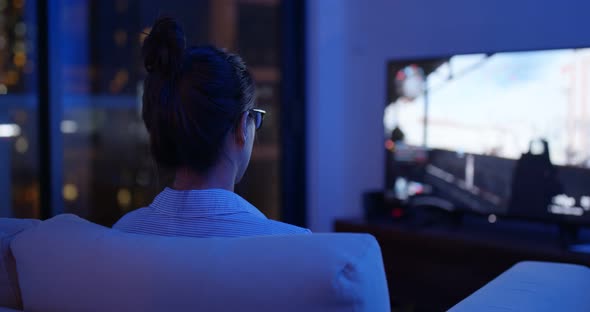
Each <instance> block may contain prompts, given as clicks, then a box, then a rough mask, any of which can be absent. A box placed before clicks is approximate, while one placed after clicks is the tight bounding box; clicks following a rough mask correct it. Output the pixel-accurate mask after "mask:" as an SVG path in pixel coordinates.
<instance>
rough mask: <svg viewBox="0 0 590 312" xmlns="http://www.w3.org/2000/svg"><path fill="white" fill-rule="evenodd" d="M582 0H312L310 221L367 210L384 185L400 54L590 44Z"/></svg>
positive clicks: (325, 225) (316, 224) (589, 5)
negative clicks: (394, 69)
mask: <svg viewBox="0 0 590 312" xmlns="http://www.w3.org/2000/svg"><path fill="white" fill-rule="evenodd" d="M587 12H590V2H588V1H584V0H560V1H557V0H551V1H549V0H546V1H539V0H535V1H533V0H494V1H477V0H460V1H459V0H456V1H439V0H403V1H402V0H307V62H308V63H307V75H308V79H307V83H308V85H307V90H308V94H307V105H308V109H307V112H308V116H307V133H308V138H307V140H308V147H307V161H308V168H307V170H308V172H307V180H308V183H307V187H308V189H307V193H308V199H307V201H308V205H307V206H308V207H307V209H308V226H309V227H310V228H311V229H312V230H314V231H320V232H323V231H330V230H331V229H332V223H333V220H334V219H335V218H355V217H361V216H362V207H361V194H362V192H364V191H365V190H369V189H380V188H382V187H383V185H384V172H383V170H384V153H383V125H382V113H383V112H382V110H383V108H384V105H385V96H386V94H385V84H386V82H385V76H386V71H385V66H386V63H387V61H388V60H390V59H393V58H411V57H426V56H440V55H449V54H454V53H469V52H483V51H486V52H497V51H504V50H528V49H539V48H560V47H581V46H590V18H588V16H587Z"/></svg>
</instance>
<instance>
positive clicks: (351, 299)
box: [12, 215, 389, 312]
mask: <svg viewBox="0 0 590 312" xmlns="http://www.w3.org/2000/svg"><path fill="white" fill-rule="evenodd" d="M12 247H13V252H14V255H15V258H16V260H17V263H18V273H19V279H20V285H21V290H22V295H23V301H24V306H25V310H27V311H29V310H30V311H372V312H373V311H388V310H389V299H388V291H387V284H386V281H385V274H384V270H383V262H382V258H381V252H380V249H379V246H378V244H377V242H376V241H375V239H374V238H373V237H372V236H370V235H367V234H313V235H291V236H259V237H243V238H184V237H163V236H148V235H135V234H128V233H123V232H119V231H117V230H112V229H108V228H104V227H101V226H99V225H96V224H92V223H90V222H87V221H84V220H82V219H79V218H78V217H75V216H73V215H61V216H58V217H55V218H53V219H51V220H48V221H45V222H43V223H42V224H41V225H39V226H37V227H36V228H34V229H32V230H29V231H26V232H25V233H23V234H21V235H19V236H18V237H17V238H16V239H15V240H14V241H13V244H12ZM40 259H43V260H40Z"/></svg>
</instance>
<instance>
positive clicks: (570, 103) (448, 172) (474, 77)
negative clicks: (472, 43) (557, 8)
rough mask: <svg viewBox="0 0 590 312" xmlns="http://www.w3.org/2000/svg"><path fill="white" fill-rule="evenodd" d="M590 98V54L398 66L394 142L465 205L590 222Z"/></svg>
mask: <svg viewBox="0 0 590 312" xmlns="http://www.w3.org/2000/svg"><path fill="white" fill-rule="evenodd" d="M589 91H590V49H562V50H543V51H527V52H505V53H493V54H470V55H454V56H450V57H445V58H436V59H423V60H401V61H392V62H390V63H389V66H388V103H387V106H386V108H385V112H384V126H385V131H386V137H387V138H388V139H389V141H388V142H389V144H390V145H391V146H396V147H398V151H397V152H399V153H402V152H401V150H403V149H401V148H399V147H402V146H410V147H424V148H427V149H428V154H429V156H428V161H427V164H426V166H425V175H424V180H425V181H424V182H425V183H428V184H431V185H432V186H433V187H434V188H435V189H436V190H437V191H438V193H439V194H441V195H442V196H446V197H448V198H449V199H451V200H452V201H454V202H456V203H457V204H458V205H459V206H464V207H466V208H467V209H470V210H473V211H475V212H478V213H483V214H500V215H513V216H520V217H530V218H540V219H547V218H549V219H553V220H555V219H558V220H562V221H568V222H574V223H576V222H580V223H590V92H589ZM393 142H395V144H392V143H393ZM386 146H388V144H386ZM391 146H390V147H391ZM390 149H391V148H390ZM391 150H393V149H391Z"/></svg>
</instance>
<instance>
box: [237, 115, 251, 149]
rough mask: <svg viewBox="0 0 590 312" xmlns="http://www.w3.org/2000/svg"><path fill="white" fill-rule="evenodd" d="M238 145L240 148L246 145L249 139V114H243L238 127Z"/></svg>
mask: <svg viewBox="0 0 590 312" xmlns="http://www.w3.org/2000/svg"><path fill="white" fill-rule="evenodd" d="M235 134H236V143H238V144H239V145H240V146H241V145H244V144H246V139H247V138H248V112H243V113H242V115H241V116H240V121H239V123H238V126H237V127H236V133H235Z"/></svg>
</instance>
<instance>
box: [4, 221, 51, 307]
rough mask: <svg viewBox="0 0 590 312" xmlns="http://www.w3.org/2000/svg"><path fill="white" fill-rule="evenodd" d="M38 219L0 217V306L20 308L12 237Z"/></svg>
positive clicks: (35, 222) (33, 224)
mask: <svg viewBox="0 0 590 312" xmlns="http://www.w3.org/2000/svg"><path fill="white" fill-rule="evenodd" d="M39 222H41V221H39V220H32V219H9V218H0V306H2V307H9V308H13V309H21V308H22V302H21V295H20V290H19V286H18V278H17V274H16V263H15V262H14V258H13V256H12V251H11V250H10V242H11V241H12V240H13V239H14V237H15V236H16V235H17V234H18V233H20V232H22V231H24V230H26V229H28V228H31V227H33V226H35V225H36V224H39Z"/></svg>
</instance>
